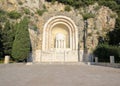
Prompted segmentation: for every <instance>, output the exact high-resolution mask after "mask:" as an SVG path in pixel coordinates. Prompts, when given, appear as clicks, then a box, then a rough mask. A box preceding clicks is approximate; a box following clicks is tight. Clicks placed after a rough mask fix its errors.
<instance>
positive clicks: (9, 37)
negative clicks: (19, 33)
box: [1, 21, 14, 55]
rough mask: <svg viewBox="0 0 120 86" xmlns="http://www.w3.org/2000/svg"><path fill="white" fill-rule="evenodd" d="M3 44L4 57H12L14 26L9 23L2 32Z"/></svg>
mask: <svg viewBox="0 0 120 86" xmlns="http://www.w3.org/2000/svg"><path fill="white" fill-rule="evenodd" d="M1 40H2V44H3V53H4V55H11V51H12V45H13V40H14V30H13V25H12V24H11V23H10V22H9V21H7V22H6V24H5V26H4V28H3V30H2V39H1Z"/></svg>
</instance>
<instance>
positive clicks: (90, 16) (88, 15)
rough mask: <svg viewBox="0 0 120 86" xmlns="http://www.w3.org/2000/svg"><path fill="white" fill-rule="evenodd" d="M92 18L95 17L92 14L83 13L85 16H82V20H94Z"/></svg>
mask: <svg viewBox="0 0 120 86" xmlns="http://www.w3.org/2000/svg"><path fill="white" fill-rule="evenodd" d="M94 17H95V15H94V14H92V13H85V14H83V19H84V20H87V19H89V18H94Z"/></svg>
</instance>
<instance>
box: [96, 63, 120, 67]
mask: <svg viewBox="0 0 120 86" xmlns="http://www.w3.org/2000/svg"><path fill="white" fill-rule="evenodd" d="M94 65H99V66H105V67H114V68H120V63H102V62H101V63H100V62H98V63H94Z"/></svg>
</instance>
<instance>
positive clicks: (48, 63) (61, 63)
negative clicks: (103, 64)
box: [26, 62, 90, 65]
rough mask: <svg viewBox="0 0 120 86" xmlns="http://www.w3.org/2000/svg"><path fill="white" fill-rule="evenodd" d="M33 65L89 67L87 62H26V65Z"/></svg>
mask: <svg viewBox="0 0 120 86" xmlns="http://www.w3.org/2000/svg"><path fill="white" fill-rule="evenodd" d="M34 64H40V65H90V63H87V62H34V63H33V62H28V63H26V65H34Z"/></svg>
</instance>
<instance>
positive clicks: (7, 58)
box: [4, 56, 10, 64]
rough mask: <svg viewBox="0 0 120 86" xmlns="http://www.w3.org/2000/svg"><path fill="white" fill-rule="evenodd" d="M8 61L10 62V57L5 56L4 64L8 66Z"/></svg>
mask: <svg viewBox="0 0 120 86" xmlns="http://www.w3.org/2000/svg"><path fill="white" fill-rule="evenodd" d="M9 60H10V56H5V59H4V64H8V63H9Z"/></svg>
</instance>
